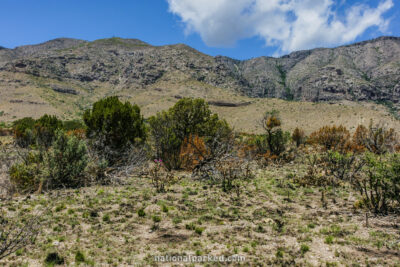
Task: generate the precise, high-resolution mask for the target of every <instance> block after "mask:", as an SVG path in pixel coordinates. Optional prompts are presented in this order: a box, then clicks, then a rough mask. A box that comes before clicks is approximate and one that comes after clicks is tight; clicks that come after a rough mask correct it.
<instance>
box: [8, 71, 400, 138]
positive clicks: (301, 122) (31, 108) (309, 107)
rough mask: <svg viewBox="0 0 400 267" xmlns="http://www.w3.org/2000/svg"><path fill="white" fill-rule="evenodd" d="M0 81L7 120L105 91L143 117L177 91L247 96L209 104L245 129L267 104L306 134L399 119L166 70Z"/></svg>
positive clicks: (73, 111) (75, 107) (62, 108)
mask: <svg viewBox="0 0 400 267" xmlns="http://www.w3.org/2000/svg"><path fill="white" fill-rule="evenodd" d="M21 81H24V82H21ZM52 84H56V85H59V86H67V87H68V88H73V89H75V90H76V91H78V92H79V93H80V94H79V95H68V94H61V93H57V92H54V91H53V90H52V89H51V88H50V85H52ZM0 86H1V90H0V111H4V114H3V115H2V116H1V117H0V121H8V122H9V121H13V120H15V119H18V118H21V117H25V116H32V117H40V116H41V115H43V114H44V113H49V114H55V115H58V116H59V117H60V118H62V119H68V118H79V117H80V116H81V114H82V112H83V111H84V110H85V109H87V108H89V107H90V106H91V104H92V103H93V102H95V101H97V100H98V99H100V98H103V97H105V96H109V95H118V96H120V97H121V98H122V99H126V100H129V101H130V102H132V103H136V104H138V105H139V106H140V107H141V109H142V112H143V114H144V116H145V117H148V116H151V115H154V114H155V113H156V112H158V111H161V110H165V109H168V108H169V107H171V106H172V105H174V104H175V103H176V102H177V101H178V99H177V98H176V96H181V97H200V98H204V99H206V100H207V101H224V102H231V103H243V102H249V101H251V102H252V104H250V105H248V106H242V107H216V106H211V108H212V110H213V111H214V112H216V113H218V114H219V115H220V116H221V117H222V118H225V119H226V120H227V121H228V122H229V123H230V124H231V125H232V126H234V128H235V129H236V130H238V131H243V132H249V133H250V132H252V133H259V132H260V131H261V128H260V127H259V126H258V120H259V119H260V118H261V117H262V115H263V113H264V112H265V111H269V110H272V109H276V110H278V111H280V113H281V116H282V119H283V122H284V124H283V128H284V129H285V130H290V131H292V130H293V129H294V128H296V127H301V128H303V129H304V130H305V131H306V133H307V134H309V133H311V132H312V131H315V130H317V129H319V128H320V127H322V126H324V125H332V124H336V125H338V124H343V125H344V126H346V127H347V128H348V129H349V130H351V131H353V130H355V128H356V127H357V125H358V124H365V125H368V124H369V121H370V120H371V119H373V120H374V121H375V122H378V121H384V122H385V123H387V125H388V126H389V127H393V128H395V129H396V130H397V131H400V121H399V120H396V119H394V118H393V116H391V115H390V113H389V112H388V111H387V109H386V108H385V107H383V106H380V105H376V104H373V103H356V102H342V103H336V104H329V103H310V102H288V101H284V100H280V99H252V98H248V97H245V96H241V95H239V94H238V93H236V92H232V91H229V90H226V89H221V88H217V87H212V86H210V85H206V84H204V83H201V82H198V81H192V80H188V79H187V77H185V75H184V74H182V73H172V74H170V75H166V76H164V77H162V79H160V80H159V81H158V82H157V83H156V84H153V85H151V86H148V87H147V88H124V87H118V86H114V85H110V84H106V83H96V82H93V83H89V84H85V83H77V82H66V81H57V80H51V79H45V78H37V77H33V76H29V75H25V74H20V73H5V72H0ZM15 100H17V103H16V101H15ZM10 101H11V102H10ZM18 101H22V102H18Z"/></svg>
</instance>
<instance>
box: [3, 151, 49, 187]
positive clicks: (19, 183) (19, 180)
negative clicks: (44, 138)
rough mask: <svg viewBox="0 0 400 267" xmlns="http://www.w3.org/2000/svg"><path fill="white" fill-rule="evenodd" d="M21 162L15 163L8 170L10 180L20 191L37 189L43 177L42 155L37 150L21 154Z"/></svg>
mask: <svg viewBox="0 0 400 267" xmlns="http://www.w3.org/2000/svg"><path fill="white" fill-rule="evenodd" d="M22 157H23V158H22V162H19V163H15V164H14V165H12V166H11V168H10V170H9V174H10V180H11V182H12V183H13V184H14V185H15V186H16V187H17V189H18V190H20V191H22V192H33V191H36V190H38V189H39V186H40V184H41V181H42V178H43V170H44V164H43V157H42V155H41V154H40V153H38V152H37V151H34V150H32V151H29V152H28V153H27V154H25V155H22Z"/></svg>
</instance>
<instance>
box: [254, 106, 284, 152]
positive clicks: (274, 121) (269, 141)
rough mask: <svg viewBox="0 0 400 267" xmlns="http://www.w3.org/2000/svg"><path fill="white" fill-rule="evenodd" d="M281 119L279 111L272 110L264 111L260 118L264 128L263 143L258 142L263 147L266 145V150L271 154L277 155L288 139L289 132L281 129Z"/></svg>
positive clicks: (282, 150)
mask: <svg viewBox="0 0 400 267" xmlns="http://www.w3.org/2000/svg"><path fill="white" fill-rule="evenodd" d="M281 124H282V122H281V119H280V118H279V112H278V111H276V110H273V111H271V112H266V113H265V114H264V117H263V118H262V120H261V126H262V127H263V128H264V130H265V137H264V139H263V140H260V141H263V142H264V143H263V144H260V145H262V146H263V147H265V146H267V147H268V151H269V153H270V154H271V155H272V156H279V155H280V154H282V152H284V151H285V149H286V144H287V142H288V141H289V139H290V133H286V132H284V131H283V130H282V129H281Z"/></svg>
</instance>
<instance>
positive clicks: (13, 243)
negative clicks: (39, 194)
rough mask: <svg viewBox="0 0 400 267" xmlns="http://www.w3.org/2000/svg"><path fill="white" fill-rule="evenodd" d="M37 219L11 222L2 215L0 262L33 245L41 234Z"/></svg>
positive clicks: (0, 223) (0, 224)
mask: <svg viewBox="0 0 400 267" xmlns="http://www.w3.org/2000/svg"><path fill="white" fill-rule="evenodd" d="M39 226H40V224H39V221H38V220H37V219H36V218H22V219H20V220H17V221H15V220H11V219H8V218H5V217H4V216H2V215H0V260H1V259H3V258H5V257H7V256H9V255H11V254H12V253H14V252H16V251H17V250H19V249H21V248H23V247H26V246H27V245H30V244H32V243H33V242H34V241H35V239H36V236H37V234H38V232H39V228H40V227H39Z"/></svg>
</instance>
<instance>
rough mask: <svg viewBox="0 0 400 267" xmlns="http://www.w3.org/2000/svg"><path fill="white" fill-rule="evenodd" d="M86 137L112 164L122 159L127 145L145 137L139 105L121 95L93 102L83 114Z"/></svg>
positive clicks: (139, 141) (140, 140)
mask: <svg viewBox="0 0 400 267" xmlns="http://www.w3.org/2000/svg"><path fill="white" fill-rule="evenodd" d="M83 120H84V122H85V124H86V126H87V137H88V138H89V139H91V140H92V144H93V146H94V147H95V148H96V149H98V150H99V151H101V152H102V154H103V155H104V157H105V158H106V160H107V161H108V162H109V163H110V164H111V165H112V164H114V163H115V162H117V161H118V160H120V159H121V158H120V155H121V152H122V151H123V150H124V148H126V147H127V146H128V145H136V144H137V143H141V142H142V141H143V140H145V138H146V130H145V124H144V120H143V117H142V115H141V114H140V108H139V107H138V106H137V105H131V104H130V103H129V102H125V103H122V102H121V101H120V100H119V99H118V97H108V98H105V99H102V100H99V101H97V102H96V103H94V104H93V108H92V109H91V110H87V111H86V112H85V113H84V115H83Z"/></svg>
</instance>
